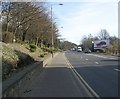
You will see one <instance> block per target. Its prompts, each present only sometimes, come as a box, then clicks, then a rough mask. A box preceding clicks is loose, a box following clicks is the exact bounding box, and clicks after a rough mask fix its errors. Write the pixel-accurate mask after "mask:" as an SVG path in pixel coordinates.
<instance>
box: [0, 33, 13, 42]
mask: <svg viewBox="0 0 120 99" xmlns="http://www.w3.org/2000/svg"><path fill="white" fill-rule="evenodd" d="M2 35H3V37H2V40H3V42H5V43H11V42H13V38H14V34H13V33H11V32H3V33H2Z"/></svg>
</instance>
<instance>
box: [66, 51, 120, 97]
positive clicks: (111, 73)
mask: <svg viewBox="0 0 120 99" xmlns="http://www.w3.org/2000/svg"><path fill="white" fill-rule="evenodd" d="M65 55H66V57H67V59H68V60H69V62H70V63H71V65H72V66H73V67H74V68H75V70H76V71H77V72H78V73H79V74H80V75H81V76H82V78H83V79H84V80H85V81H86V82H87V84H88V85H89V86H90V87H91V88H92V89H93V90H94V91H95V92H96V93H97V94H98V95H99V96H100V97H118V73H119V72H120V70H119V68H118V65H119V64H118V61H119V59H118V58H117V57H115V56H110V55H100V54H93V53H83V52H76V51H67V52H65Z"/></svg>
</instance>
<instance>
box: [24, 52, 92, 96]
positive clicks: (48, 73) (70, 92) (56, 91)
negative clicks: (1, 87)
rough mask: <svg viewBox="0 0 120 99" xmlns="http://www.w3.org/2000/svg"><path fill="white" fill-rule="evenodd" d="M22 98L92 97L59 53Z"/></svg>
mask: <svg viewBox="0 0 120 99" xmlns="http://www.w3.org/2000/svg"><path fill="white" fill-rule="evenodd" d="M23 97H92V95H91V93H90V92H89V91H88V90H87V89H86V87H85V86H84V85H83V84H82V83H81V81H80V80H79V79H78V78H77V76H76V75H75V74H74V73H73V71H72V70H71V68H70V67H69V65H68V63H67V61H66V57H65V56H64V53H60V54H58V55H57V56H56V57H55V58H54V59H53V60H52V61H51V62H50V63H49V64H48V65H46V67H44V69H43V70H42V71H41V72H40V73H39V74H38V75H37V77H36V78H35V79H34V81H33V82H32V83H31V84H30V85H29V86H28V89H27V91H26V92H25V93H24V94H23Z"/></svg>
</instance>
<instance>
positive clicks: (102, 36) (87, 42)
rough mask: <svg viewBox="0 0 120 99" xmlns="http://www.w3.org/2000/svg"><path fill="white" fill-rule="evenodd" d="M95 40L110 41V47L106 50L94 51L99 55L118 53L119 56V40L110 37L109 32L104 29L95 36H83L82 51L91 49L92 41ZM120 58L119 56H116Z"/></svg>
mask: <svg viewBox="0 0 120 99" xmlns="http://www.w3.org/2000/svg"><path fill="white" fill-rule="evenodd" d="M95 40H110V46H109V48H107V49H101V50H94V51H96V52H100V53H113V54H114V52H115V53H119V54H120V39H119V38H118V37H116V36H110V35H109V32H108V31H107V30H106V29H102V30H101V31H100V32H99V33H98V35H97V36H93V35H92V34H89V35H88V36H84V37H83V39H82V47H83V49H85V48H89V49H91V50H92V49H93V43H92V42H93V41H95ZM118 56H120V55H118Z"/></svg>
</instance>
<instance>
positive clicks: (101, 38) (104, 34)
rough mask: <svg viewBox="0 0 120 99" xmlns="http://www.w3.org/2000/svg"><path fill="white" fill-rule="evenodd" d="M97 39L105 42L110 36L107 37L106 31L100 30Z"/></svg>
mask: <svg viewBox="0 0 120 99" xmlns="http://www.w3.org/2000/svg"><path fill="white" fill-rule="evenodd" d="M98 38H99V39H100V40H106V39H109V38H110V35H109V33H108V32H107V30H106V29H102V30H101V31H100V33H99V34H98Z"/></svg>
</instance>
